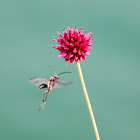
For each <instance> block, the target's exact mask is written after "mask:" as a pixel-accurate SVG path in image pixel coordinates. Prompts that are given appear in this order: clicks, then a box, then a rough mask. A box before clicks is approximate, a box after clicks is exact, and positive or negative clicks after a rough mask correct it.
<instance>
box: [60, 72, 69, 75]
mask: <svg viewBox="0 0 140 140" xmlns="http://www.w3.org/2000/svg"><path fill="white" fill-rule="evenodd" d="M64 73H71V72H61V73H59V74H58V75H61V74H64Z"/></svg>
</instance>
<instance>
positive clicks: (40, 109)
mask: <svg viewBox="0 0 140 140" xmlns="http://www.w3.org/2000/svg"><path fill="white" fill-rule="evenodd" d="M48 92H49V90H47V91H46V92H45V93H44V95H43V100H42V103H41V106H40V108H39V112H41V111H42V109H43V108H44V107H42V106H44V105H43V104H44V96H45V94H46V95H47V93H48Z"/></svg>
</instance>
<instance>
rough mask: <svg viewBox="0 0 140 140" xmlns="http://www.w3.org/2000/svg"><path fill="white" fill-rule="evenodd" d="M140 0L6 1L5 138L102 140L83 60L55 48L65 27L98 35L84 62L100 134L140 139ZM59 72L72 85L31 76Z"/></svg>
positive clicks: (0, 131) (0, 78) (2, 43)
mask: <svg viewBox="0 0 140 140" xmlns="http://www.w3.org/2000/svg"><path fill="white" fill-rule="evenodd" d="M139 5H140V2H139V1H138V0H134V1H132V0H123V1H122V0H117V1H114V0H84V1H83V0H71V1H67V0H54V1H48V0H40V1H39V0H38V1H37V0H0V140H41V139H42V140H71V139H73V140H77V139H79V140H85V139H88V140H91V139H93V140H95V134H94V130H93V127H92V124H91V119H90V116H89V112H88V109H87V105H86V101H85V98H84V93H83V90H82V87H81V83H80V79H79V75H78V71H77V67H76V63H74V64H69V65H68V66H67V67H66V62H65V61H64V59H62V58H60V59H58V58H57V55H58V54H59V52H58V51H57V50H55V49H52V46H53V45H55V44H56V43H55V42H54V41H53V38H55V37H58V35H57V31H59V32H61V33H62V28H63V27H64V26H66V27H68V26H70V27H72V26H74V25H76V26H77V27H79V28H80V27H84V30H87V32H92V33H93V37H94V40H93V45H92V49H91V50H90V54H91V55H90V56H88V57H87V60H86V61H82V62H81V67H82V71H83V75H84V79H85V83H86V87H87V90H88V94H89V98H90V101H91V105H92V108H93V112H94V115H95V119H96V123H97V126H98V130H99V134H100V138H101V140H118V139H119V140H134V139H135V140H136V139H137V140H138V139H140V133H139V132H140V41H139V40H140V16H139V15H140V10H139ZM49 64H50V65H52V66H53V67H54V69H55V70H56V72H57V73H60V72H63V71H71V72H72V74H71V75H69V74H65V75H63V76H61V77H60V78H62V79H67V80H72V81H73V84H72V85H70V86H68V87H66V88H61V89H54V90H53V91H52V94H50V95H49V96H48V100H47V104H46V106H45V108H44V110H43V111H42V112H41V113H40V112H38V109H39V107H40V104H41V101H42V96H43V93H44V91H45V90H38V88H37V87H34V86H33V85H32V84H30V83H29V82H28V79H29V78H31V77H33V76H41V77H47V78H49V77H51V76H52V75H53V72H52V70H51V69H50V68H49V67H48V65H49Z"/></svg>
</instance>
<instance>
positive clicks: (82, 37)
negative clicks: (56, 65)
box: [53, 27, 92, 63]
mask: <svg viewBox="0 0 140 140" xmlns="http://www.w3.org/2000/svg"><path fill="white" fill-rule="evenodd" d="M58 34H59V38H58V39H57V38H55V39H53V40H54V41H56V42H57V43H58V44H59V46H53V48H55V49H57V50H59V51H60V52H61V53H60V54H59V55H58V57H63V58H65V61H70V63H73V62H74V61H76V62H77V61H78V60H80V61H82V60H83V59H84V60H85V59H86V56H88V55H90V53H89V50H90V49H91V47H90V46H91V45H92V42H91V39H92V35H91V34H92V32H89V33H88V34H86V33H83V28H81V29H78V28H76V27H74V28H68V29H65V28H64V30H63V34H64V35H62V34H60V33H59V32H58Z"/></svg>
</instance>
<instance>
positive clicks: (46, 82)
mask: <svg viewBox="0 0 140 140" xmlns="http://www.w3.org/2000/svg"><path fill="white" fill-rule="evenodd" d="M49 67H51V68H52V70H53V72H54V74H55V75H54V76H52V77H51V78H50V79H46V78H41V77H33V78H31V79H29V82H31V83H33V84H34V85H35V86H38V88H39V89H43V88H47V90H46V91H45V93H44V95H43V100H42V103H41V106H40V108H39V112H41V111H42V110H43V108H44V107H45V104H46V100H47V95H48V94H50V93H51V91H52V89H53V88H61V87H64V86H66V85H69V84H71V83H72V82H71V81H60V80H58V79H59V78H58V76H59V75H61V74H64V73H71V72H62V73H59V74H58V75H57V74H56V72H55V70H54V69H53V67H52V66H50V65H49Z"/></svg>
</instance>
